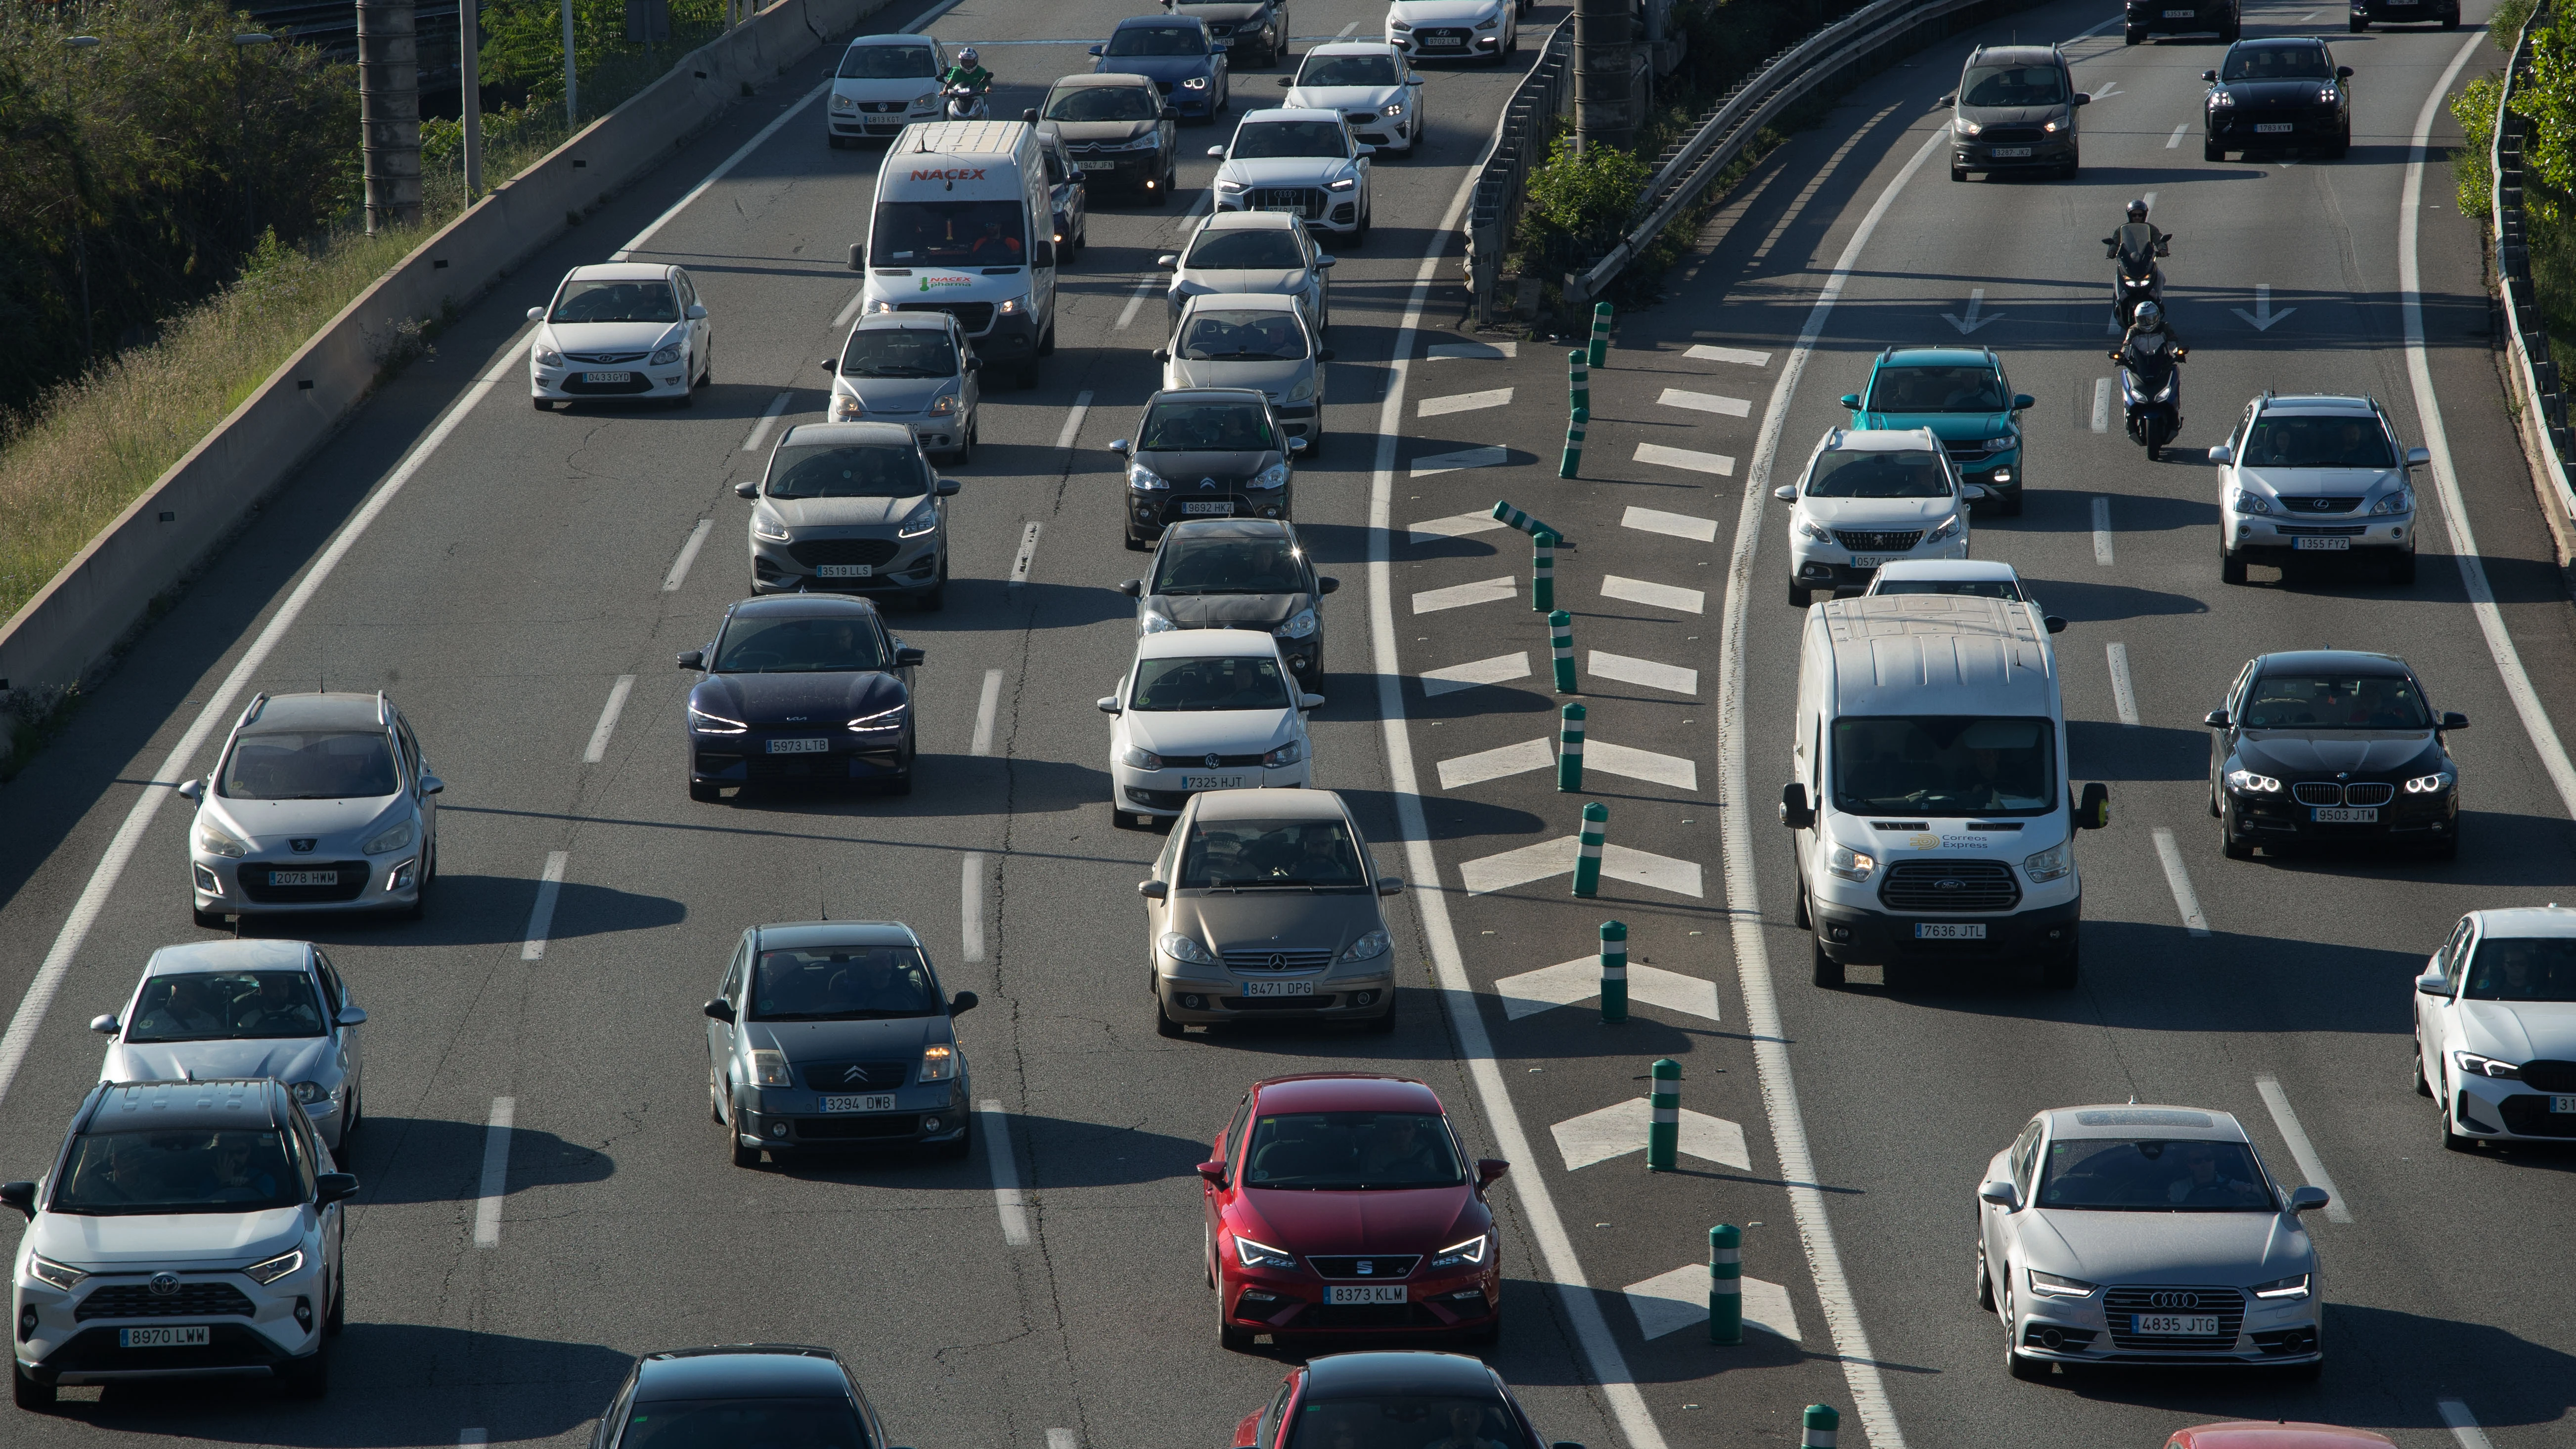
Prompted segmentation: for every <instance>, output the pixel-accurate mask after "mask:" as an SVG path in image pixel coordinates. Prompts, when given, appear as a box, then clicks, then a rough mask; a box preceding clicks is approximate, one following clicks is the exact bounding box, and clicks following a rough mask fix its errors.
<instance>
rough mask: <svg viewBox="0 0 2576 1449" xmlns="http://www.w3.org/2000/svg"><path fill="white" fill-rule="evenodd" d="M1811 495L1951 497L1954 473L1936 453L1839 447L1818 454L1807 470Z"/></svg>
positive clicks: (1816, 496)
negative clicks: (1943, 465) (1947, 468)
mask: <svg viewBox="0 0 2576 1449" xmlns="http://www.w3.org/2000/svg"><path fill="white" fill-rule="evenodd" d="M1807 496H1808V497H1810V498H1947V497H1949V496H1950V475H1949V473H1948V472H1947V471H1945V470H1944V469H1943V468H1942V466H1941V459H1940V457H1939V455H1937V454H1933V453H1916V452H1905V453H1864V452H1860V451H1858V450H1856V449H1841V448H1838V449H1836V450H1834V451H1833V452H1830V453H1819V454H1817V455H1816V466H1815V467H1814V468H1812V469H1810V470H1808V473H1807Z"/></svg>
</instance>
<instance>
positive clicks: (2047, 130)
mask: <svg viewBox="0 0 2576 1449" xmlns="http://www.w3.org/2000/svg"><path fill="white" fill-rule="evenodd" d="M2068 124H2069V123H2068V122H2065V121H2050V122H2047V123H2045V124H2044V125H2042V126H2041V127H2040V128H2039V129H2040V131H2041V132H2042V133H2043V134H2045V135H2050V136H2054V135H2056V134H2057V133H2058V132H2059V131H2062V130H2064V129H2066V127H2067V125H2068Z"/></svg>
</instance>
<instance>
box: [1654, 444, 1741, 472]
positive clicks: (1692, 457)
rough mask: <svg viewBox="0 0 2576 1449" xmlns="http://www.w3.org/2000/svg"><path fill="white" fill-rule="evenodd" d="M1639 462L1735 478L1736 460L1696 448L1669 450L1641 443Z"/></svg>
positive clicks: (1661, 446) (1658, 445)
mask: <svg viewBox="0 0 2576 1449" xmlns="http://www.w3.org/2000/svg"><path fill="white" fill-rule="evenodd" d="M1637 461H1638V462H1640V463H1658V464H1661V465H1662V466H1664V467H1667V468H1687V469H1689V470H1690V471H1692V472H1694V473H1714V474H1716V475H1717V476H1718V477H1720V478H1732V477H1734V476H1735V460H1734V459H1733V458H1730V457H1728V456H1726V455H1725V454H1724V453H1703V452H1700V451H1699V450H1697V449H1695V448H1667V447H1665V446H1664V445H1663V444H1661V443H1639V444H1638V445H1637Z"/></svg>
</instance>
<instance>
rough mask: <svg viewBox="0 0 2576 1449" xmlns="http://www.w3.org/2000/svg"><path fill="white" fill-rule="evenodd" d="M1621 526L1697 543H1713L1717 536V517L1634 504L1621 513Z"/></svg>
mask: <svg viewBox="0 0 2576 1449" xmlns="http://www.w3.org/2000/svg"><path fill="white" fill-rule="evenodd" d="M1619 526H1620V527H1621V528H1633V529H1636V530H1637V531H1638V532H1640V533H1660V534H1663V535H1665V536H1667V537H1670V538H1687V539H1690V540H1692V541H1694V542H1697V543H1711V542H1714V541H1715V540H1716V538H1717V520H1716V519H1713V518H1694V517H1692V516H1691V515H1689V514H1687V513H1666V512H1664V511H1663V510H1662V509H1659V508H1639V507H1637V506H1636V505H1634V504H1631V505H1629V508H1628V511H1627V512H1625V513H1623V514H1621V515H1619Z"/></svg>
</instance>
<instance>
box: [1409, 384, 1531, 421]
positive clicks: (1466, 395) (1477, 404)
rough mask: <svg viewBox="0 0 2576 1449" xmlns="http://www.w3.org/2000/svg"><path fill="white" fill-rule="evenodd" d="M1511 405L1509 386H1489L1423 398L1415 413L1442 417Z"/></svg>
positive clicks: (1430, 416) (1428, 416) (1421, 415)
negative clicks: (1474, 390) (1477, 390)
mask: <svg viewBox="0 0 2576 1449" xmlns="http://www.w3.org/2000/svg"><path fill="white" fill-rule="evenodd" d="M1511 405H1512V390H1511V389H1510V388H1507V387H1489V388H1487V389H1485V390H1484V391H1483V392H1460V393H1452V394H1450V395H1449V396H1447V397H1427V398H1424V399H1423V400H1422V404H1421V407H1420V409H1419V410H1418V412H1417V414H1416V415H1417V416H1419V417H1426V418H1442V417H1447V416H1448V415H1449V414H1451V413H1472V412H1481V411H1482V410H1484V409H1486V408H1507V407H1510V406H1511Z"/></svg>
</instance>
